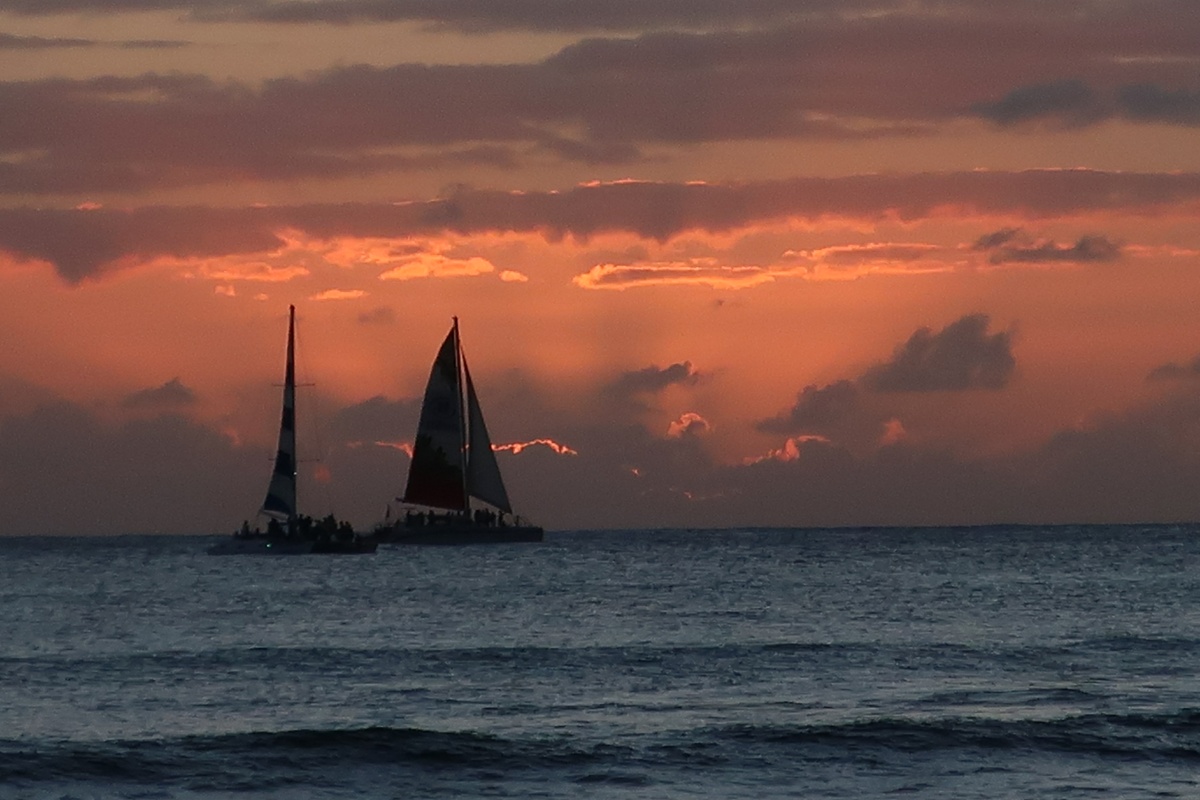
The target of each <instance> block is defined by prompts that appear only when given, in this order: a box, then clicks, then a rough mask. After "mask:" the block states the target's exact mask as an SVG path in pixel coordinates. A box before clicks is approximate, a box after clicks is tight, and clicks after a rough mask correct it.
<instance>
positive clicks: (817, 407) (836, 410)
mask: <svg viewBox="0 0 1200 800" xmlns="http://www.w3.org/2000/svg"><path fill="white" fill-rule="evenodd" d="M858 395H859V392H858V388H857V387H856V386H855V384H854V382H853V381H849V380H840V381H837V382H836V383H832V384H829V385H827V386H821V387H818V386H816V385H811V386H806V387H804V389H803V390H801V392H800V394H799V396H797V398H796V403H795V405H793V406H792V407H791V408H790V409H789V410H788V411H785V412H784V413H782V414H780V415H778V416H775V417H771V418H770V419H765V420H761V421H760V422H758V423H756V424H755V428H757V429H758V430H760V431H763V432H765V433H796V432H798V431H818V430H828V429H829V428H830V427H831V426H833V425H834V424H836V423H838V422H841V421H842V419H843V418H844V417H845V416H846V415H847V414H849V413H850V412H851V411H853V410H854V408H855V407H856V405H857V403H858Z"/></svg>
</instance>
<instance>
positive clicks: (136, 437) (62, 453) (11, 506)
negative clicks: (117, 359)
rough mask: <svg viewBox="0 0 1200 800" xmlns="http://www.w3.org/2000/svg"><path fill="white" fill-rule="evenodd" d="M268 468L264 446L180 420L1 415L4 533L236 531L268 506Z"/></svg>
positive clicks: (81, 412) (74, 412)
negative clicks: (240, 444)
mask: <svg viewBox="0 0 1200 800" xmlns="http://www.w3.org/2000/svg"><path fill="white" fill-rule="evenodd" d="M170 385H171V384H170V382H168V384H167V385H166V386H168V387H169V386H170ZM160 390H161V387H160ZM160 390H150V391H160ZM167 393H168V394H173V393H174V394H177V393H178V392H177V390H173V389H167ZM267 463H269V462H268V461H267V451H266V449H265V448H264V449H262V450H257V449H252V448H239V447H236V446H235V445H234V444H233V443H232V442H231V441H230V440H229V439H228V438H226V437H224V436H222V435H220V434H218V433H216V432H214V431H212V430H210V429H208V428H206V427H204V426H202V425H200V424H198V423H195V422H192V421H189V420H187V419H184V418H182V417H180V416H176V415H173V414H165V415H161V416H150V417H146V416H142V415H138V416H137V417H136V418H134V419H131V420H129V421H127V422H125V423H123V424H120V425H110V424H106V423H104V422H101V421H100V420H99V419H98V418H97V417H95V416H94V415H93V414H92V413H90V412H89V411H87V410H85V409H83V408H80V407H79V406H75V405H72V404H69V403H64V402H58V403H53V404H47V405H43V406H40V407H38V408H37V409H34V410H33V411H31V412H29V413H27V414H24V415H20V416H14V417H8V418H4V419H0V485H3V486H4V487H5V491H4V494H5V509H4V515H5V521H6V522H5V532H6V533H10V534H13V533H30V534H48V533H51V534H75V535H79V534H118V533H151V532H169V533H182V532H187V533H208V534H214V533H222V532H225V531H232V530H233V528H234V527H235V525H236V524H237V522H238V521H239V520H240V519H241V518H242V517H244V516H246V515H249V514H252V513H253V512H254V509H256V508H257V507H258V503H259V502H261V500H262V497H261V496H260V494H259V493H260V492H261V491H262V490H263V489H265V485H266V484H265V481H266V477H267V476H266V468H264V464H267ZM32 465H36V468H31V466H32ZM82 510H86V512H85V513H83V512H82Z"/></svg>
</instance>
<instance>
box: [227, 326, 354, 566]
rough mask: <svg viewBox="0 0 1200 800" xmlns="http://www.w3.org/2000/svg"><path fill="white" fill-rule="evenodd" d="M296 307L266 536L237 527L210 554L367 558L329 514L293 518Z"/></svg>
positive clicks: (266, 504)
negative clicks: (310, 555)
mask: <svg viewBox="0 0 1200 800" xmlns="http://www.w3.org/2000/svg"><path fill="white" fill-rule="evenodd" d="M296 483H297V481H296V307H295V306H288V335H287V364H286V366H285V368H284V378H283V413H282V415H281V418H280V421H279V447H278V449H277V450H276V451H275V468H274V469H273V470H272V472H271V482H270V483H269V484H268V485H267V496H266V499H264V500H263V504H262V508H261V509H260V510H259V512H258V513H259V516H260V517H265V518H266V519H267V529H266V531H265V532H264V531H260V530H259V529H258V528H257V527H255V528H254V529H251V528H250V523H249V522H244V523H242V528H241V530H239V531H237V532H235V533H234V534H233V536H231V537H229V538H228V539H225V540H224V541H222V542H219V543H218V544H216V545H213V546H212V547H211V548H209V550H208V552H209V553H211V554H213V555H302V554H308V553H330V554H333V553H373V552H375V548H376V542H375V541H374V540H373V539H368V538H365V537H362V536H359V535H358V534H356V533H355V532H354V530H353V529H352V528H351V527H350V525H349V524H348V523H346V522H340V523H339V522H338V521H337V519H336V518H334V516H333V515H332V514H331V515H329V516H327V517H325V518H323V519H319V520H316V519H312V518H311V517H306V516H303V515H301V514H299V513H297V509H298V508H299V506H298V504H297V502H296V495H297V492H296Z"/></svg>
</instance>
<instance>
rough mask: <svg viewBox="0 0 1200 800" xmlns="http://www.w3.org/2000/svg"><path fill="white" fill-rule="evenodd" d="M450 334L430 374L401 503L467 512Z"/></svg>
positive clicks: (454, 346) (454, 350)
mask: <svg viewBox="0 0 1200 800" xmlns="http://www.w3.org/2000/svg"><path fill="white" fill-rule="evenodd" d="M455 334H456V331H455V330H451V331H450V334H449V335H448V336H447V337H446V341H445V342H443V343H442V348H441V349H440V350H438V354H437V358H436V359H434V361H433V369H432V370H431V371H430V373H429V383H428V385H426V387H425V399H424V401H423V402H422V404H421V419H420V422H418V423H417V439H416V441H415V442H413V456H412V464H411V465H410V466H409V468H408V485H407V486H406V487H405V489H404V502H406V503H413V504H416V505H423V506H431V507H433V508H446V509H452V510H461V509H465V508H466V507H467V496H466V490H465V485H464V477H463V466H464V465H463V449H464V442H463V408H462V386H461V385H460V381H459V377H458V376H459V371H458V341H457V336H456V335H455Z"/></svg>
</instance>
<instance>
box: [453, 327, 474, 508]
mask: <svg viewBox="0 0 1200 800" xmlns="http://www.w3.org/2000/svg"><path fill="white" fill-rule="evenodd" d="M454 375H455V378H456V379H457V384H456V386H455V390H456V391H457V392H458V434H459V436H458V446H459V448H460V449H459V455H460V456H461V457H462V459H461V461H460V462H459V463H461V464H462V490H463V495H462V497H463V507H462V512H463V514H468V513H470V511H471V495H470V494H468V492H467V472H468V469H467V464H468V461H467V459H468V458H470V453H468V452H467V411H466V409H467V399H466V395H465V394H464V390H465V388H466V387H465V386H464V385H463V383H464V382H463V355H462V341H461V340H460V339H459V338H458V317H454Z"/></svg>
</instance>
